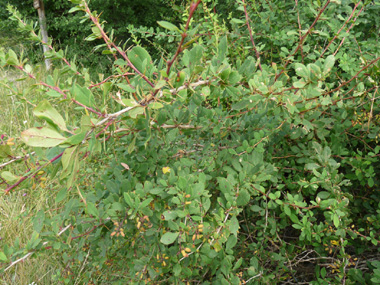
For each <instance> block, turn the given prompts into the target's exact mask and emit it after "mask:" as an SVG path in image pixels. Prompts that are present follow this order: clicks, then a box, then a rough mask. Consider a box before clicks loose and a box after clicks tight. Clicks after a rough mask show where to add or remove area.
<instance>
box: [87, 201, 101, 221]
mask: <svg viewBox="0 0 380 285" xmlns="http://www.w3.org/2000/svg"><path fill="white" fill-rule="evenodd" d="M87 212H88V213H89V214H90V215H92V216H94V217H97V218H99V212H98V209H97V208H96V206H95V204H94V203H91V202H87Z"/></svg>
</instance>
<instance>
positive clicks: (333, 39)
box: [319, 1, 361, 58]
mask: <svg viewBox="0 0 380 285" xmlns="http://www.w3.org/2000/svg"><path fill="white" fill-rule="evenodd" d="M360 2H361V1H359V2H358V3H357V4H356V5H355V7H354V9H353V10H352V13H351V15H350V17H348V19H347V20H346V22H344V24H343V26H342V27H341V28H340V29H339V31H338V32H337V33H336V35H335V36H334V37H333V38H332V40H331V41H330V42H329V43H328V44H327V46H326V48H325V49H324V50H323V52H322V53H321V55H320V56H319V57H320V58H321V57H322V56H323V55H324V54H325V52H326V51H327V49H328V48H329V46H330V45H331V44H332V42H333V41H335V39H336V38H337V37H338V35H339V34H340V32H341V31H342V30H343V28H344V27H345V26H346V25H347V23H348V22H349V21H350V20H351V18H352V16H353V15H354V12H355V10H356V8H357V7H358V6H359V4H360ZM343 39H344V38H343Z"/></svg>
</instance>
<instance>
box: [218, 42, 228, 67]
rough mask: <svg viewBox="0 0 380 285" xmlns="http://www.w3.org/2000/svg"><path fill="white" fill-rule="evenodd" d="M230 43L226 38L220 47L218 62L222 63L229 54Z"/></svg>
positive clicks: (220, 43)
mask: <svg viewBox="0 0 380 285" xmlns="http://www.w3.org/2000/svg"><path fill="white" fill-rule="evenodd" d="M227 44H228V42H227V36H224V37H223V38H222V39H221V40H220V42H219V45H218V60H219V61H220V62H222V61H223V60H224V59H225V58H226V55H227V52H228V45H227Z"/></svg>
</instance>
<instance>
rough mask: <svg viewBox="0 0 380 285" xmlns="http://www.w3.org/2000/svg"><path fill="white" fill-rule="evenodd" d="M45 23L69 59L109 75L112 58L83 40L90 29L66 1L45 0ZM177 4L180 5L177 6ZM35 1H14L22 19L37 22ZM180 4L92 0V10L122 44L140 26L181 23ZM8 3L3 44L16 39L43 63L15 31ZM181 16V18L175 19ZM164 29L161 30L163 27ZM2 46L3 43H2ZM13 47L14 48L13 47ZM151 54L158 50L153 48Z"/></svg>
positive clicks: (1, 18) (2, 18) (0, 20)
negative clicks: (100, 17)
mask: <svg viewBox="0 0 380 285" xmlns="http://www.w3.org/2000/svg"><path fill="white" fill-rule="evenodd" d="M43 2H44V6H45V14H46V22H47V27H48V33H49V36H51V38H52V39H53V46H54V47H55V48H56V49H62V50H65V51H66V52H67V56H68V57H69V58H74V57H75V58H77V59H78V62H79V63H80V64H81V65H83V66H86V67H89V66H96V68H97V69H98V70H102V71H103V72H107V71H108V69H109V63H110V58H107V57H105V56H102V55H101V53H100V52H99V51H97V50H95V49H94V48H95V47H96V45H97V44H99V43H101V41H100V40H99V41H96V42H95V43H89V42H86V41H84V39H86V37H87V36H88V34H89V33H91V28H90V26H88V25H85V24H82V23H81V15H79V14H70V13H69V10H70V8H71V7H72V4H71V3H70V2H69V1H66V0H44V1H43ZM176 2H178V3H176ZM32 3H33V1H24V0H13V1H11V4H12V5H13V6H14V7H16V8H17V9H18V10H19V11H20V13H21V14H22V15H23V17H26V18H27V19H29V20H32V21H34V22H37V20H38V14H37V11H36V10H35V9H34V8H33V5H32ZM179 4H180V1H175V0H141V1H132V2H131V1H126V0H122V1H120V0H111V1H102V0H93V1H91V8H92V9H93V10H95V11H101V12H102V18H103V19H104V20H105V21H106V28H107V31H110V30H111V29H112V30H113V33H114V36H115V41H116V42H117V43H118V44H120V45H125V44H127V46H128V45H130V44H131V43H129V41H130V38H131V30H133V29H134V27H135V26H139V27H141V28H142V29H143V30H144V31H147V30H148V29H153V28H154V29H158V32H159V31H160V28H158V25H157V21H159V20H165V19H166V20H168V16H170V21H172V22H173V21H174V22H178V21H179V20H180V18H179V17H178V16H180V15H178V13H173V11H175V10H179V9H180V8H179V7H178V6H177V5H179ZM6 5H7V3H6V2H4V3H0V35H1V36H2V37H3V39H4V41H5V40H7V41H9V40H12V41H13V39H14V38H15V35H16V39H17V40H19V41H20V42H22V43H23V44H24V46H28V49H27V52H28V53H27V56H28V58H29V59H30V60H32V61H33V62H35V61H40V60H41V58H42V57H41V52H40V49H39V47H38V45H34V42H31V41H29V40H28V39H27V37H24V38H22V33H20V32H19V31H17V30H16V28H15V26H17V25H14V22H12V21H11V20H9V19H8V18H9V13H8V11H7V9H6ZM176 15H178V16H176ZM161 30H162V28H161ZM0 43H1V40H0ZM10 46H11V45H10ZM150 50H151V51H152V52H154V53H155V54H157V51H155V49H153V48H152V47H151V48H150Z"/></svg>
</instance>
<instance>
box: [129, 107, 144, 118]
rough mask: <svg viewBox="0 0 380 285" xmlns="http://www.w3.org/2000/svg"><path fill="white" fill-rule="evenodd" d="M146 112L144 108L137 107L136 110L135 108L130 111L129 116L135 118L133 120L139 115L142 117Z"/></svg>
mask: <svg viewBox="0 0 380 285" xmlns="http://www.w3.org/2000/svg"><path fill="white" fill-rule="evenodd" d="M144 111H145V108H144V107H140V106H139V107H136V108H133V109H132V110H130V111H129V112H128V113H127V114H128V115H129V116H130V117H131V118H133V119H136V117H137V116H138V115H141V114H144Z"/></svg>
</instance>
